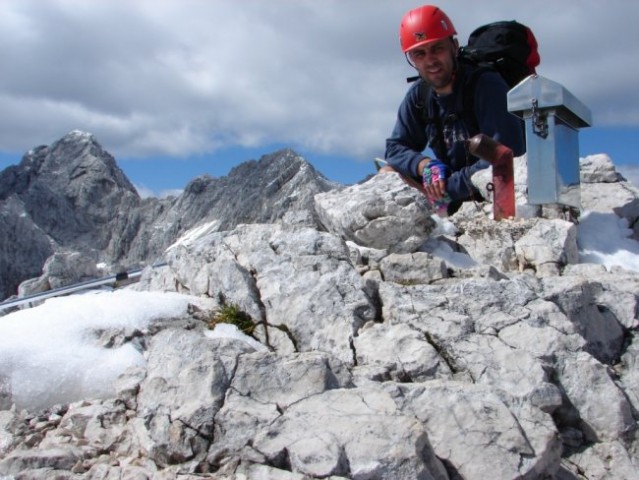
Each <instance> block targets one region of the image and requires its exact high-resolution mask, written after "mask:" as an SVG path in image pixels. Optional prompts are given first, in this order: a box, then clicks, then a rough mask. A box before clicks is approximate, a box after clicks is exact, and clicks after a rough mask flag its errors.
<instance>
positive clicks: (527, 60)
mask: <svg viewBox="0 0 639 480" xmlns="http://www.w3.org/2000/svg"><path fill="white" fill-rule="evenodd" d="M457 59H458V61H459V62H460V63H461V64H464V65H469V66H470V68H471V69H472V73H470V74H469V75H468V76H467V79H466V81H465V83H464V85H463V86H462V95H460V97H461V98H460V99H459V101H458V105H457V106H456V107H455V109H456V115H459V116H461V118H463V119H464V121H465V122H467V124H468V125H469V126H470V127H471V128H470V129H471V130H475V132H474V133H478V126H477V120H476V118H475V113H474V109H473V106H474V103H475V102H474V94H475V85H476V83H477V79H478V78H479V76H480V75H481V74H482V73H483V72H485V71H488V70H493V71H496V72H498V73H499V74H500V75H501V76H502V78H503V79H504V80H505V81H506V83H507V84H508V86H509V87H511V88H512V87H513V86H515V85H516V84H517V83H519V82H520V81H522V80H523V79H524V78H526V77H527V76H529V75H531V74H533V73H535V67H537V65H539V62H540V57H539V51H538V48H537V40H536V38H535V35H534V34H533V32H532V30H531V29H530V28H528V27H527V26H526V25H523V24H521V23H519V22H517V21H515V20H510V21H499V22H493V23H489V24H487V25H484V26H482V27H479V28H477V29H476V30H474V31H473V32H472V33H471V34H470V36H469V37H468V43H467V45H465V46H463V47H461V48H460V49H459V52H458V55H457ZM418 79H419V77H411V78H408V79H407V80H408V81H409V82H410V81H414V80H418ZM430 91H431V89H430V86H429V85H428V84H427V83H426V82H424V81H422V82H421V84H420V87H419V99H420V100H419V104H418V105H417V107H418V108H420V109H421V111H422V117H423V121H424V123H425V124H428V123H435V124H436V126H437V131H438V137H439V138H437V139H435V142H434V143H435V145H432V146H431V148H433V147H434V148H433V150H435V148H437V147H438V146H439V145H438V144H441V142H442V139H443V137H442V132H441V119H438V118H431V117H429V115H428V102H429V98H430ZM474 133H473V132H471V135H472V134H474ZM438 150H439V148H438ZM435 153H436V154H437V155H442V154H443V153H444V152H442V151H435ZM443 158H445V156H444V157H443Z"/></svg>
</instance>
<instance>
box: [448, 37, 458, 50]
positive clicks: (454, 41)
mask: <svg viewBox="0 0 639 480" xmlns="http://www.w3.org/2000/svg"><path fill="white" fill-rule="evenodd" d="M450 39H451V40H452V41H453V45H454V46H455V51H457V50H459V41H458V40H457V38H456V37H450Z"/></svg>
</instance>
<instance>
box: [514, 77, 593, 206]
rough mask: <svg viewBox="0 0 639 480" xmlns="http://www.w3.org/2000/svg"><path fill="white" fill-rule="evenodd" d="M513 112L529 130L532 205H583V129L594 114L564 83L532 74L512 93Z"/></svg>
mask: <svg viewBox="0 0 639 480" xmlns="http://www.w3.org/2000/svg"><path fill="white" fill-rule="evenodd" d="M508 111H509V112H511V113H512V114H514V115H516V116H518V117H520V118H522V119H523V120H524V123H525V126H526V152H527V159H528V203H529V204H532V205H542V204H552V203H558V204H563V205H569V206H572V207H576V208H580V207H581V195H580V179H579V140H578V138H577V134H578V130H579V129H580V128H583V127H589V126H590V125H591V123H592V120H591V114H590V110H589V109H588V108H587V107H586V106H585V105H584V104H583V103H581V102H580V101H579V100H577V99H576V98H575V97H574V96H573V95H572V94H571V93H570V92H569V91H568V90H566V89H565V88H564V87H563V86H562V85H560V84H558V83H556V82H553V81H551V80H548V79H547V78H544V77H542V76H539V75H530V76H529V77H526V78H525V79H524V80H522V81H521V82H520V83H519V84H517V85H515V86H514V87H513V88H512V89H511V90H510V91H509V92H508Z"/></svg>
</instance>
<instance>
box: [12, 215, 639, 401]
mask: <svg viewBox="0 0 639 480" xmlns="http://www.w3.org/2000/svg"><path fill="white" fill-rule="evenodd" d="M433 218H434V219H435V220H436V221H437V222H438V228H439V229H441V230H442V231H448V230H450V229H451V228H454V226H453V224H452V223H451V222H450V221H449V220H447V219H440V218H439V217H437V216H433ZM631 234H632V230H631V229H629V228H628V222H627V221H626V220H625V219H621V218H619V217H617V216H616V215H615V214H613V213H596V212H585V213H584V214H583V215H582V216H581V217H580V221H579V224H578V225H577V243H578V246H579V252H580V261H581V262H582V263H595V264H601V265H604V266H605V267H606V268H612V267H613V266H620V267H623V268H625V269H627V270H632V271H635V272H639V242H637V241H635V240H633V239H632V238H630V236H631ZM187 235H192V233H187ZM187 235H185V237H184V238H186V237H187ZM439 243H440V246H439V248H437V247H436V246H435V248H433V249H432V252H433V254H434V255H435V256H438V257H440V258H442V259H444V260H446V261H447V262H449V263H450V264H452V265H456V266H460V267H463V268H468V267H470V266H472V265H473V264H474V261H473V260H472V259H471V258H470V257H469V256H468V255H465V254H460V253H457V252H452V251H451V250H450V247H448V249H447V248H446V245H447V243H446V242H444V241H439ZM205 302H206V300H205V299H202V298H196V297H191V296H186V295H181V294H177V293H162V292H136V291H132V290H127V289H120V290H114V291H104V290H103V291H97V292H89V293H79V294H75V295H71V296H67V297H55V298H50V299H48V300H46V301H45V302H44V303H42V304H41V305H39V306H36V307H33V308H26V309H23V310H19V311H16V312H13V313H9V314H7V315H5V316H3V317H0V392H2V391H5V392H6V390H7V387H9V388H10V390H11V392H12V398H13V401H14V402H15V403H16V405H17V406H18V407H19V408H27V409H37V408H46V407H48V406H52V405H54V404H59V403H68V402H73V401H78V400H83V399H97V398H109V397H112V396H113V395H114V392H115V390H114V384H113V382H114V381H115V380H116V379H117V377H118V376H119V375H120V374H122V373H123V372H124V371H125V370H126V369H127V368H129V367H135V366H144V365H145V359H144V356H143V354H142V353H141V352H140V351H138V350H136V349H135V348H134V347H133V346H132V344H131V343H127V344H124V345H123V346H121V347H117V348H105V347H103V346H100V344H99V342H97V341H96V338H95V335H93V334H92V333H91V332H92V331H95V330H97V331H109V330H110V329H114V330H115V331H120V330H123V329H126V330H128V331H130V330H131V329H141V330H144V329H145V328H146V327H147V326H148V325H150V324H151V322H152V321H153V320H154V319H160V318H171V317H174V318H178V317H180V316H182V315H185V314H186V311H187V306H188V304H189V303H194V304H195V305H198V306H200V307H201V308H206V304H205ZM209 307H210V305H209ZM206 335H207V336H209V337H212V338H216V337H224V338H231V339H234V340H236V341H242V342H246V343H249V344H250V345H251V346H253V348H255V349H256V350H260V349H265V347H264V345H262V344H259V343H258V342H256V341H255V340H254V339H252V338H251V337H248V336H246V335H244V334H243V333H241V332H239V331H238V330H237V329H236V328H235V327H234V326H232V325H217V326H216V327H215V330H213V331H207V333H206ZM3 382H4V385H3Z"/></svg>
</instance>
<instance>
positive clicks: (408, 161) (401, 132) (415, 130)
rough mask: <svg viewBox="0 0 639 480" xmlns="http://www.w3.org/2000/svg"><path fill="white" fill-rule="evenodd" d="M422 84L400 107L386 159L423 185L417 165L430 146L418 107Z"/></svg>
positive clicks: (417, 84)
mask: <svg viewBox="0 0 639 480" xmlns="http://www.w3.org/2000/svg"><path fill="white" fill-rule="evenodd" d="M420 82H421V80H420V81H418V82H416V83H415V84H414V85H413V86H411V88H410V89H409V90H408V92H407V93H406V96H405V97H404V100H403V101H402V103H401V104H400V106H399V111H398V112H397V121H396V122H395V127H394V128H393V132H392V133H391V136H390V137H389V138H388V139H387V140H386V154H385V158H386V160H387V161H388V164H389V165H390V166H391V167H393V168H394V169H395V170H397V171H398V172H399V173H401V174H402V175H406V176H408V177H412V178H414V179H416V180H419V181H420V183H421V179H420V178H419V176H418V175H417V165H418V164H419V162H420V161H421V160H422V159H423V158H424V157H425V155H424V154H423V153H422V152H423V151H424V149H425V148H426V146H427V144H428V137H427V135H426V130H425V128H424V125H423V123H422V120H421V118H422V111H421V109H420V108H418V106H417V105H418V103H419V83H420Z"/></svg>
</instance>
